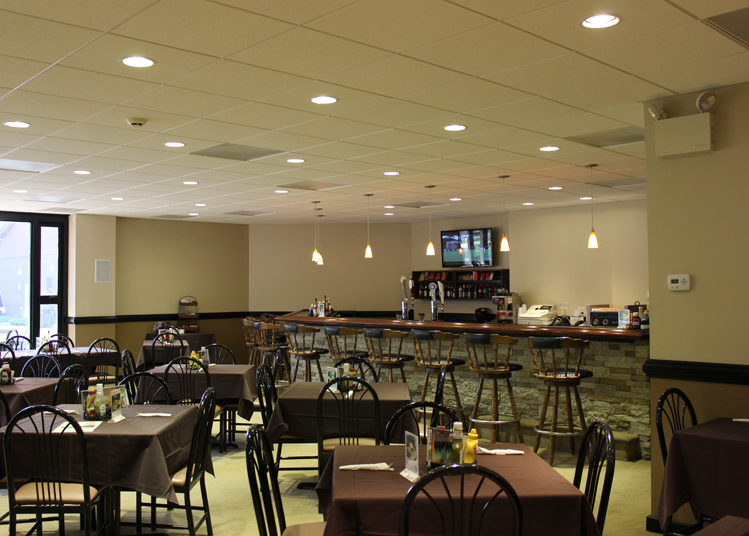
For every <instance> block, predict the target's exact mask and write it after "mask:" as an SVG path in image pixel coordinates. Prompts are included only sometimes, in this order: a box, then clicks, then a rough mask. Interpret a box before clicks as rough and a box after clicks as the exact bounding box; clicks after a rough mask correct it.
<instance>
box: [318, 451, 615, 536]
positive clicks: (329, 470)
mask: <svg viewBox="0 0 749 536" xmlns="http://www.w3.org/2000/svg"><path fill="white" fill-rule="evenodd" d="M482 446H484V447H486V448H489V449H495V448H499V449H513V450H519V451H522V454H521V455H511V456H498V455H490V454H479V455H478V456H477V460H476V462H477V463H478V464H479V465H481V466H484V467H487V468H489V469H491V470H493V471H495V472H497V473H499V474H500V475H501V476H503V477H504V478H505V479H506V480H507V481H508V482H509V483H510V485H511V486H512V487H513V489H514V490H515V492H516V493H517V495H518V498H519V499H520V505H521V508H522V511H523V535H524V536H548V535H549V534H563V535H564V536H576V535H583V536H600V532H599V530H598V526H597V525H596V520H595V517H594V515H593V511H592V510H591V508H590V504H589V503H588V500H587V499H586V497H585V495H584V494H583V493H582V492H581V491H580V490H578V489H577V488H576V487H575V486H573V485H572V484H571V483H570V482H569V481H568V480H567V479H565V478H564V477H563V476H562V475H560V474H559V473H558V472H557V471H556V470H555V469H554V468H553V467H551V466H550V465H549V464H548V463H547V462H545V461H544V460H543V459H541V458H540V457H539V456H538V455H536V454H534V453H533V450H532V449H530V448H528V447H526V446H525V445H523V444H498V445H489V444H486V445H484V444H482ZM405 459H406V455H405V447H404V446H403V445H379V446H363V445H340V446H337V447H336V448H335V451H334V452H333V458H332V459H331V461H330V462H329V463H328V464H327V466H326V467H325V470H324V471H323V473H322V476H321V478H320V481H319V482H318V484H317V488H316V491H317V495H318V498H319V500H320V507H321V510H322V513H323V516H324V518H325V520H326V522H327V524H326V526H325V532H324V536H336V535H340V534H356V535H358V536H397V534H398V528H399V518H400V512H401V506H402V505H403V501H404V499H405V497H406V494H407V492H408V490H409V488H410V487H411V485H412V482H411V481H410V480H408V479H406V478H405V477H403V476H401V475H400V472H401V471H402V470H403V469H404V468H405ZM370 463H386V464H389V465H390V466H391V468H392V469H393V470H392V471H366V470H359V471H347V470H341V469H340V468H341V466H345V465H351V464H370ZM426 472H427V469H426V446H424V445H421V446H420V447H419V475H422V476H423V475H424V474H426ZM453 493H454V490H453ZM433 497H434V500H435V501H436V503H437V505H438V506H439V507H440V508H441V509H444V508H445V506H446V505H447V503H448V501H449V500H450V499H449V498H448V496H447V494H446V493H445V492H444V491H442V490H433ZM498 500H499V501H500V502H499V503H495V504H497V508H492V509H491V512H490V513H489V514H488V515H489V518H488V519H485V520H484V526H489V527H492V526H498V525H501V524H506V523H507V521H508V520H509V519H511V518H508V517H506V514H507V513H508V512H509V510H508V509H509V505H507V506H508V509H505V508H502V507H501V506H502V502H505V504H506V499H504V498H503V497H502V496H500V498H499V499H498ZM417 514H418V511H417V512H416V513H415V514H412V515H417ZM492 516H497V517H496V518H495V517H492ZM414 519H419V517H418V515H417V517H416V518H414V517H412V521H413V520H414ZM421 519H422V522H424V516H423V515H422V516H421ZM487 523H488V525H487ZM416 531H417V532H418V533H419V534H421V532H419V531H418V528H417V529H416ZM489 533H491V531H489Z"/></svg>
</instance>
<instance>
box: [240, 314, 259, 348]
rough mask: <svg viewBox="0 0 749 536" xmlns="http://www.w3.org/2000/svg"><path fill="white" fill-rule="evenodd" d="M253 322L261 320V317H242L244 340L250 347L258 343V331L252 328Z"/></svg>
mask: <svg viewBox="0 0 749 536" xmlns="http://www.w3.org/2000/svg"><path fill="white" fill-rule="evenodd" d="M253 322H259V319H258V318H253V317H251V316H248V317H247V318H243V319H242V332H243V333H244V342H245V343H246V344H247V346H250V347H255V346H257V343H258V341H257V332H256V331H255V330H254V329H252V324H253Z"/></svg>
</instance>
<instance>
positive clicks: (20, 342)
mask: <svg viewBox="0 0 749 536" xmlns="http://www.w3.org/2000/svg"><path fill="white" fill-rule="evenodd" d="M5 344H7V345H8V346H10V347H11V348H13V350H15V351H18V350H31V339H29V338H28V337H24V336H23V335H13V336H12V337H8V338H7V339H6V340H5Z"/></svg>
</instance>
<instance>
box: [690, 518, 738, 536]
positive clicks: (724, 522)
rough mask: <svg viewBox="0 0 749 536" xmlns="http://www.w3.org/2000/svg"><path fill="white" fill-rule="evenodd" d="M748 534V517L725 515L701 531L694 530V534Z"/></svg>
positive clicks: (711, 535) (718, 535) (717, 535)
mask: <svg viewBox="0 0 749 536" xmlns="http://www.w3.org/2000/svg"><path fill="white" fill-rule="evenodd" d="M748 534H749V519H744V518H743V517H735V516H726V517H724V518H723V519H720V520H718V521H716V522H715V523H713V524H712V525H710V526H708V527H706V528H704V529H702V530H701V531H699V532H696V533H695V534H694V536H747V535H748Z"/></svg>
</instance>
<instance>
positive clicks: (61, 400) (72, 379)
mask: <svg viewBox="0 0 749 536" xmlns="http://www.w3.org/2000/svg"><path fill="white" fill-rule="evenodd" d="M87 388H88V373H87V372H86V368H85V367H84V366H83V365H79V364H75V365H70V366H69V367H68V368H66V369H65V370H63V371H62V374H60V378H59V379H58V380H57V385H55V394H54V395H53V396H52V405H53V406H57V405H58V404H80V403H81V389H87Z"/></svg>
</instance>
